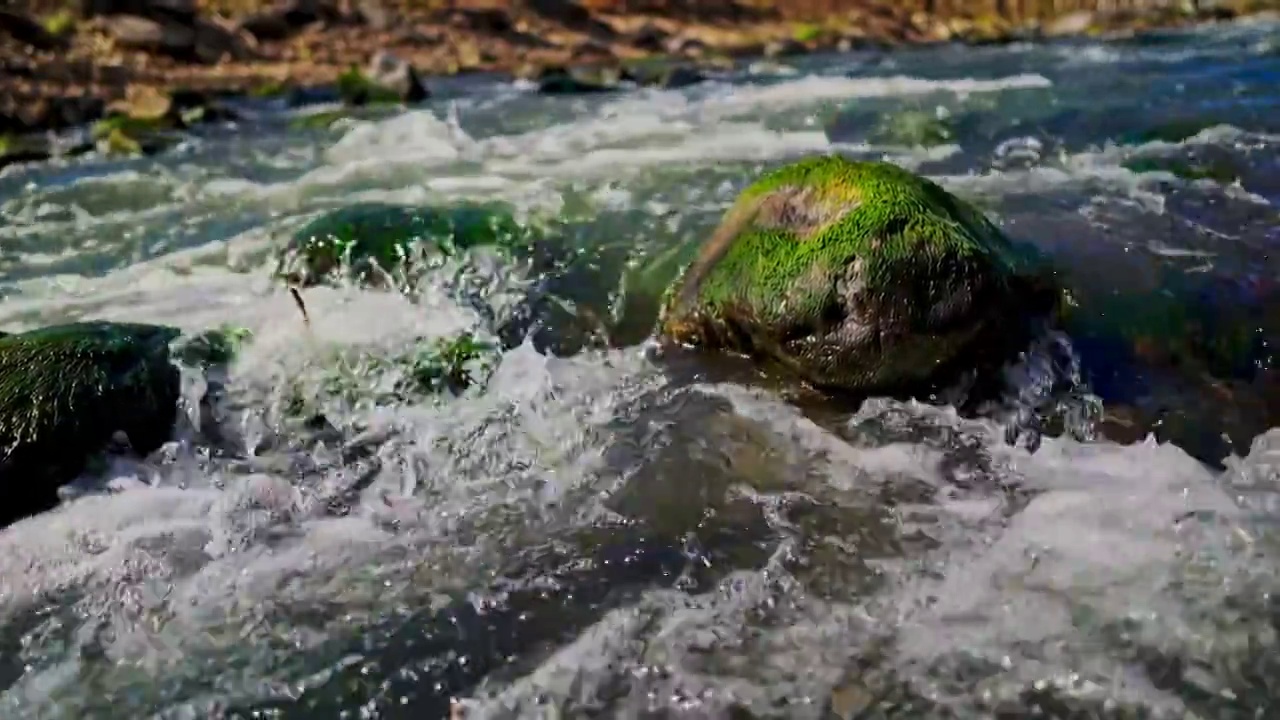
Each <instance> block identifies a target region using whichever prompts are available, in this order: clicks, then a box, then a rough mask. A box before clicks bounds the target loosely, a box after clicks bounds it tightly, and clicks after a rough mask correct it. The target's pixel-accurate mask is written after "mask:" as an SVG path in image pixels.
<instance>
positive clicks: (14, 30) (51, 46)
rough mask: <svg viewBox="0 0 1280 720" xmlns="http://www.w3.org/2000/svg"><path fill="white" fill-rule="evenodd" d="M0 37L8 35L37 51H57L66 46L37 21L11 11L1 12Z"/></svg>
mask: <svg viewBox="0 0 1280 720" xmlns="http://www.w3.org/2000/svg"><path fill="white" fill-rule="evenodd" d="M0 35H8V36H9V37H11V38H13V39H14V40H17V41H18V42H20V43H25V44H26V45H30V46H31V47H33V48H35V49H37V50H56V49H57V48H60V47H63V46H64V45H65V44H66V43H65V42H64V41H63V39H62V38H59V37H57V36H56V35H54V34H53V33H50V32H49V31H48V30H45V28H44V26H43V25H41V24H40V23H38V22H36V21H35V20H32V19H31V18H29V17H27V16H25V15H21V14H19V13H16V12H11V11H9V10H0Z"/></svg>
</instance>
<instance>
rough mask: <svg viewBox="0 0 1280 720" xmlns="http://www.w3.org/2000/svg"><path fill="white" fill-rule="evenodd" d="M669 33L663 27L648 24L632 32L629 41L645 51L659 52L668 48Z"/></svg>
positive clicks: (633, 45)
mask: <svg viewBox="0 0 1280 720" xmlns="http://www.w3.org/2000/svg"><path fill="white" fill-rule="evenodd" d="M668 37H669V36H668V34H667V33H665V32H663V31H662V29H661V28H658V27H655V26H653V25H651V24H646V25H644V26H643V27H641V28H640V29H639V30H636V31H635V32H634V33H632V35H631V37H630V39H629V42H630V43H631V47H633V48H636V49H637V50H644V51H645V52H653V53H659V52H663V51H664V50H666V46H667V39H668Z"/></svg>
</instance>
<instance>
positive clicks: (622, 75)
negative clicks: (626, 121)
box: [522, 65, 632, 95]
mask: <svg viewBox="0 0 1280 720" xmlns="http://www.w3.org/2000/svg"><path fill="white" fill-rule="evenodd" d="M522 74H523V75H525V76H526V77H528V79H530V80H533V81H534V82H536V83H538V92H540V93H542V94H544V95H587V94H591V93H601V92H613V91H616V90H619V89H621V87H622V83H624V82H627V81H629V80H631V79H632V78H631V76H630V74H629V73H628V72H627V71H626V70H625V69H623V68H619V67H615V66H612V65H604V66H597V67H591V66H573V67H558V66H549V67H544V68H537V69H532V70H526V71H524V72H523V73H522Z"/></svg>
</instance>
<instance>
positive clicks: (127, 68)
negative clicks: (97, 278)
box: [0, 0, 1280, 166]
mask: <svg viewBox="0 0 1280 720" xmlns="http://www.w3.org/2000/svg"><path fill="white" fill-rule="evenodd" d="M68 1H69V0H27V2H26V4H25V5H24V4H22V3H18V4H17V5H16V6H14V5H11V6H10V9H5V10H0V69H3V71H4V72H3V73H0V166H3V165H7V164H11V163H14V162H23V161H31V160H41V159H45V158H48V157H51V156H58V155H64V154H74V153H76V152H80V151H84V150H89V149H94V148H96V149H99V150H102V151H105V152H112V153H121V154H136V153H140V152H141V153H145V152H147V151H148V150H150V149H156V148H159V147H163V146H164V145H165V140H166V138H169V137H171V136H172V135H173V133H174V132H175V131H181V130H183V129H185V128H188V127H191V126H193V125H196V124H199V123H205V122H209V121H225V120H229V119H234V113H233V111H232V110H231V109H230V108H228V107H226V105H225V104H224V103H223V100H225V98H227V97H228V96H237V95H238V96H246V95H252V96H281V97H284V98H286V99H287V101H288V102H289V103H290V104H304V103H305V102H306V101H307V98H308V97H320V98H323V99H340V100H341V101H342V102H344V103H345V104H348V105H368V104H400V103H403V104H412V103H416V102H420V101H422V100H424V99H426V98H427V97H429V95H430V82H429V81H424V78H427V79H428V80H429V78H431V77H432V76H441V75H456V74H460V73H472V72H496V73H508V74H512V75H516V76H519V77H524V78H528V79H532V80H534V81H536V82H538V83H539V85H540V88H541V89H542V90H543V91H544V92H557V93H566V92H595V91H600V90H609V89H613V88H615V87H617V86H619V85H620V84H622V83H624V82H628V81H630V82H637V83H640V84H658V85H664V86H679V85H686V84H690V83H693V82H698V81H699V80H701V79H702V78H703V77H704V76H705V74H706V73H708V72H712V71H714V70H715V69H716V68H723V67H725V66H727V65H732V63H733V62H734V61H735V59H738V58H743V57H759V56H765V57H773V58H781V57H787V56H795V55H800V54H804V53H809V52H815V51H823V50H845V51H847V50H853V49H859V48H880V49H890V48H894V47H900V46H905V45H919V44H926V43H945V42H960V43H971V44H992V43H1001V42H1012V41H1019V40H1029V39H1041V38H1057V37H1066V36H1080V35H1087V36H1104V37H1107V36H1110V37H1124V36H1130V35H1132V34H1134V33H1138V32H1142V31H1145V30H1150V29H1156V28H1168V27H1176V26H1183V25H1188V24H1194V23H1202V22H1213V21H1222V20H1231V19H1234V18H1237V17H1240V16H1242V15H1246V14H1256V13H1259V12H1266V11H1269V8H1270V6H1272V5H1274V6H1276V7H1280V2H1275V3H1268V2H1257V1H1256V0H1255V1H1254V2H1248V3H1244V4H1238V5H1228V4H1223V3H1213V6H1212V7H1203V6H1205V5H1207V4H1208V3H1205V2H1199V3H1195V2H1192V3H1186V4H1185V5H1184V6H1179V7H1177V8H1172V7H1164V8H1162V9H1148V10H1126V11H1117V10H1112V11H1107V12H1103V11H1097V10H1089V9H1083V10H1080V9H1077V10H1073V11H1070V12H1061V13H1058V14H1056V15H1049V16H1044V15H1041V16H1027V15H1018V14H1016V13H1012V12H1011V11H1010V12H1005V13H1004V14H995V13H982V12H974V11H972V10H966V7H976V6H978V5H979V4H980V3H978V2H968V1H967V0H953V1H952V2H950V3H947V2H933V3H929V5H931V6H933V7H934V8H935V11H934V12H933V13H929V12H925V11H923V10H918V11H914V12H913V11H911V10H909V9H904V5H906V4H905V3H890V2H888V0H824V2H818V1H817V0H811V1H809V2H796V3H794V4H786V3H778V8H779V9H777V10H760V9H752V8H747V7H745V6H740V5H738V4H736V3H734V2H732V0H721V1H720V2H714V1H712V0H706V1H705V2H683V3H678V2H676V1H675V0H649V2H647V3H644V4H645V5H646V6H654V7H653V8H650V9H649V10H647V11H646V12H634V11H631V10H630V9H629V7H630V4H629V3H628V2H626V1H625V0H580V1H579V2H574V1H573V0H524V1H523V2H518V3H486V2H485V1H484V0H454V1H453V2H451V3H449V7H447V8H440V7H438V6H439V5H440V4H441V3H424V4H420V5H414V6H413V8H399V7H394V6H392V5H389V4H383V1H384V0H279V1H278V2H275V3H274V4H270V5H266V4H264V3H261V2H258V0H202V1H201V2H196V1H195V0H79V2H78V6H76V7H74V8H73V7H69V6H67V5H66V2H68ZM386 1H388V2H389V0H386ZM228 3H230V4H228ZM632 4H633V3H632ZM1028 4H1034V3H1027V2H1023V3H1006V4H1005V5H1003V6H1002V7H1004V8H1005V9H1006V10H1009V8H1010V7H1013V6H1017V7H1023V6H1026V5H1028ZM1096 4H1098V3H1092V5H1096ZM1130 4H1131V5H1141V4H1142V3H1141V2H1135V3H1130ZM1157 4H1159V5H1162V6H1163V5H1166V3H1157ZM811 5H813V6H815V7H810V6H811ZM1057 5H1059V6H1062V5H1064V3H1057ZM1065 5H1067V7H1068V8H1069V7H1076V6H1079V7H1088V6H1090V5H1091V3H1089V2H1076V3H1075V4H1074V5H1070V4H1065ZM819 6H820V7H819ZM783 7H785V8H786V10H787V11H788V12H783V11H782V10H781V8H783ZM939 7H941V8H942V9H938V8H939ZM654 8H656V9H654ZM1023 9H1024V10H1025V7H1023ZM815 17H816V18H821V20H820V21H819V22H814V21H813V20H812V18H815ZM315 88H328V89H330V92H328V93H320V94H318V95H317V94H314V93H308V92H306V91H307V90H308V89H315ZM74 129H79V130H80V132H77V133H70V134H69V135H68V133H67V131H69V130H74ZM59 132H61V134H60V135H59Z"/></svg>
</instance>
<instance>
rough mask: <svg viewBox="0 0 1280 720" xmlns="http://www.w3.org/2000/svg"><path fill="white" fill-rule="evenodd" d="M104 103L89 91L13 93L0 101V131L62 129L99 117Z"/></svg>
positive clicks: (8, 132) (22, 131)
mask: <svg viewBox="0 0 1280 720" xmlns="http://www.w3.org/2000/svg"><path fill="white" fill-rule="evenodd" d="M105 110H106V104H105V103H104V102H103V101H102V99H101V98H97V97H92V96H89V95H62V96H29V95H28V96H12V97H9V98H4V100H3V101H0V134H22V133H27V132H33V131H37V130H63V129H66V128H70V127H76V126H78V125H84V124H85V123H89V122H93V121H94V120H97V119H98V118H100V117H102V114H103V112H104V111H105Z"/></svg>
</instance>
